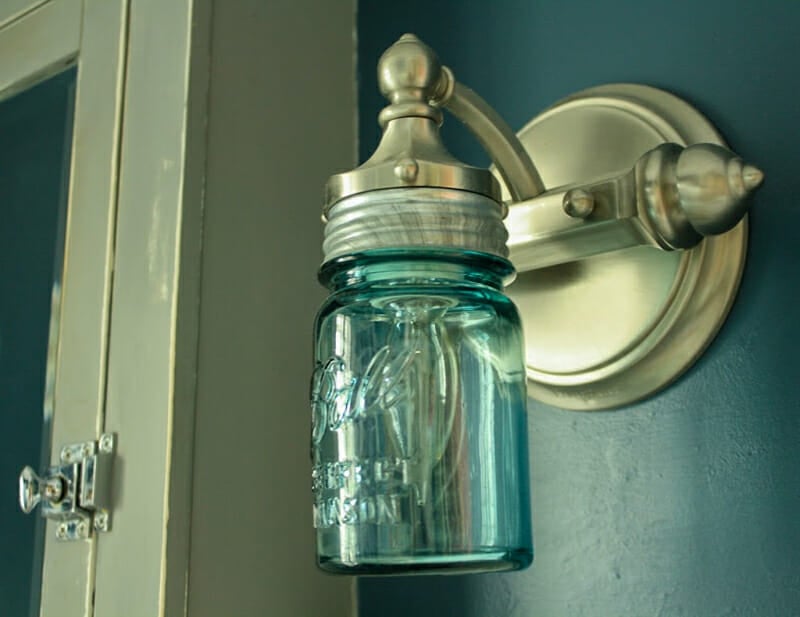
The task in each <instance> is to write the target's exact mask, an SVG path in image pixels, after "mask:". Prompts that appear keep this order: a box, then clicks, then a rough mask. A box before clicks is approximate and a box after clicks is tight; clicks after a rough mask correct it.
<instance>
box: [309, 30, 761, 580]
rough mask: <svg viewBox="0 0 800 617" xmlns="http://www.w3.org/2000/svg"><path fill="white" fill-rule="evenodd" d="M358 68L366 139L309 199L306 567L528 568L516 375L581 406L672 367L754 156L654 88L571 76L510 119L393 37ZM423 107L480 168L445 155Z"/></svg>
mask: <svg viewBox="0 0 800 617" xmlns="http://www.w3.org/2000/svg"><path fill="white" fill-rule="evenodd" d="M378 73H379V82H380V87H381V91H382V92H383V94H384V95H386V97H387V98H388V99H389V102H390V104H389V105H388V106H387V107H386V108H384V109H383V111H381V113H380V116H379V120H380V123H381V125H382V127H383V128H384V135H383V138H382V140H381V143H380V145H379V146H378V148H377V150H376V152H375V153H374V154H373V156H372V157H371V158H370V159H369V160H368V161H367V162H366V163H364V164H363V165H362V166H361V167H359V168H357V169H355V170H353V171H350V172H347V173H343V174H339V175H336V176H333V177H332V178H331V179H330V181H329V183H328V186H327V195H326V206H325V210H324V220H325V221H326V229H325V241H324V245H323V250H324V253H325V260H324V264H323V266H322V269H321V271H320V278H321V280H322V281H323V283H325V284H326V285H328V286H329V287H330V288H331V289H332V291H333V293H332V295H331V297H330V298H329V300H328V302H327V303H326V304H325V306H323V308H322V310H321V311H320V314H319V316H318V319H317V325H316V340H315V354H316V362H317V368H316V371H315V373H314V379H313V384H312V406H313V409H314V428H313V436H312V457H313V459H314V472H313V473H314V477H313V485H314V493H315V526H316V527H317V538H318V546H317V548H318V554H319V559H320V565H321V566H322V567H323V568H325V569H328V570H331V571H336V572H353V573H367V574H372V573H408V572H418V571H437V572H442V571H457V572H464V571H476V570H479V571H484V570H503V569H514V568H519V567H525V566H526V565H527V564H528V563H530V559H531V557H532V548H531V541H530V528H529V522H528V521H529V512H528V507H529V506H528V497H527V494H528V488H527V450H526V443H527V438H526V425H525V413H524V412H525V383H526V380H527V392H528V394H529V395H530V396H532V397H534V398H536V399H539V400H542V401H544V402H546V403H549V404H553V405H556V406H559V407H564V408H568V409H580V410H593V409H607V408H611V407H616V406H621V405H625V404H628V403H631V402H634V401H636V400H639V399H642V398H644V397H646V396H649V395H651V394H653V393H654V392H656V391H658V390H659V389H661V388H663V387H664V386H666V385H667V384H669V383H670V382H671V381H673V380H674V379H675V378H676V377H677V376H679V375H680V374H681V373H682V372H683V371H684V370H686V369H687V368H688V367H689V366H690V365H691V364H692V363H693V362H694V361H695V360H696V359H697V357H698V356H699V355H700V353H701V352H702V351H703V350H704V349H705V348H706V346H707V345H708V344H709V343H710V341H711V340H712V339H713V337H714V335H715V334H716V332H717V331H718V329H719V327H720V326H721V324H722V322H723V321H724V319H725V317H726V315H727V312H728V310H729V308H730V306H731V304H732V302H733V299H734V297H735V294H736V291H737V288H738V285H739V280H740V277H741V273H742V268H743V264H744V259H745V249H746V240H747V230H746V221H745V215H746V207H747V206H746V198H747V196H748V195H749V193H750V192H751V191H752V190H753V189H755V188H756V187H757V186H758V185H759V184H760V183H761V181H762V178H763V174H762V173H761V171H759V170H758V169H757V168H755V167H753V166H751V165H746V164H744V163H743V162H742V160H741V159H740V158H738V157H737V156H736V155H735V154H733V153H732V152H730V151H729V150H728V149H726V148H725V146H724V142H723V141H722V139H721V137H720V136H719V134H718V133H717V131H716V130H715V129H714V127H713V126H712V125H711V123H710V122H709V121H708V120H706V119H705V118H704V117H703V116H702V115H701V114H700V113H699V112H697V111H696V110H695V109H693V108H692V107H691V106H689V105H688V104H687V103H685V102H684V101H682V100H680V99H678V98H676V97H675V96H673V95H671V94H668V93H666V92H663V91H660V90H657V89H654V88H649V87H646V86H639V85H631V84H624V85H609V86H602V87H598V88H592V89H590V90H586V91H584V92H580V93H578V94H576V95H573V96H571V97H569V98H567V99H566V100H564V101H561V102H559V103H557V104H556V105H554V106H553V107H551V108H550V109H548V110H546V111H545V112H544V113H542V114H541V115H539V116H537V117H536V118H535V119H534V120H533V121H531V122H530V123H529V124H528V125H527V126H526V127H525V128H523V129H522V130H521V131H520V132H519V134H518V135H515V134H514V133H513V131H512V130H511V129H510V128H509V127H508V126H507V125H506V123H505V122H504V121H503V120H502V119H501V118H500V117H499V116H498V114H497V113H496V112H495V111H494V110H492V108H491V107H490V106H489V105H488V104H487V103H486V102H485V101H483V99H481V98H480V97H479V96H477V95H476V94H475V93H474V92H472V91H471V90H469V89H468V88H466V87H464V86H462V85H461V84H459V83H458V82H457V81H455V79H454V77H453V74H452V72H451V71H450V70H449V69H448V68H447V67H444V66H442V65H441V64H440V63H439V61H438V59H437V58H436V56H435V54H434V53H433V52H432V51H431V50H430V49H429V48H428V47H426V46H425V45H424V44H422V43H421V42H420V41H419V40H418V39H417V38H416V37H414V36H413V35H404V36H403V37H401V38H400V39H399V40H398V41H397V43H395V44H394V45H393V46H392V47H390V48H389V49H388V50H387V51H386V52H385V53H384V55H383V57H382V58H381V60H380V63H379V67H378ZM442 108H446V109H448V110H450V112H452V113H453V115H455V116H456V117H457V118H459V119H460V120H461V121H463V122H464V123H465V124H466V125H467V127H468V128H469V129H470V130H471V131H472V132H473V133H474V134H475V136H476V137H477V139H478V140H479V142H480V143H481V144H482V146H483V147H484V148H485V149H486V151H487V152H488V153H489V155H490V157H491V159H492V161H493V162H494V170H493V171H494V174H495V175H492V173H490V172H489V171H488V170H484V169H477V168H473V167H469V166H466V165H464V164H463V163H461V162H459V161H457V160H456V159H454V158H453V157H452V156H451V155H450V154H449V153H448V152H447V151H446V150H445V148H444V146H443V145H442V143H441V140H440V137H439V131H438V127H439V125H440V124H441V120H442V112H441V109H442ZM531 157H533V158H534V159H535V161H536V165H534V163H533V162H532V160H531ZM503 220H505V223H503ZM509 260H510V263H509ZM512 264H513V267H511V265H512ZM514 270H516V271H517V272H518V273H519V277H518V279H517V281H516V283H515V284H514V285H512V286H511V287H510V288H509V289H508V291H507V294H508V296H510V297H511V299H512V300H513V301H514V303H515V304H516V306H517V307H518V309H519V315H520V317H521V321H522V325H523V326H524V328H523V330H524V332H525V338H524V341H523V339H522V337H521V335H520V333H519V321H518V318H517V317H516V312H515V311H514V309H513V307H510V304H505V302H506V300H504V296H502V294H501V293H500V292H501V291H502V288H503V285H504V283H507V282H509V280H510V278H511V277H512V276H513V272H514ZM509 307H510V308H509ZM523 347H524V351H523Z"/></svg>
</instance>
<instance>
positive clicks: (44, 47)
mask: <svg viewBox="0 0 800 617" xmlns="http://www.w3.org/2000/svg"><path fill="white" fill-rule="evenodd" d="M81 3H82V0H52V1H51V2H48V3H46V4H44V5H43V6H41V7H39V8H38V9H35V10H32V11H29V12H28V13H27V14H24V15H23V16H22V17H19V19H16V20H15V21H10V23H9V22H7V23H6V25H4V26H3V27H1V28H0V98H7V97H9V96H12V95H13V94H15V93H16V92H19V91H21V90H24V89H26V88H28V87H29V86H31V85H33V84H34V83H36V82H37V81H41V80H42V79H44V78H45V77H47V76H49V75H52V74H53V73H57V72H58V71H59V70H61V69H63V68H64V67H66V66H67V65H68V64H70V63H71V62H73V61H74V59H75V57H76V56H77V55H78V50H79V49H80V42H81V14H82V11H81V8H82V7H81Z"/></svg>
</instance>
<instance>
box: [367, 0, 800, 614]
mask: <svg viewBox="0 0 800 617" xmlns="http://www.w3.org/2000/svg"><path fill="white" fill-rule="evenodd" d="M405 31H410V32H415V33H416V34H418V35H419V36H420V37H421V38H422V39H423V40H424V41H426V42H427V43H428V44H430V45H431V46H432V47H434V49H436V50H437V52H438V53H439V55H440V57H441V58H442V60H443V61H444V62H445V63H446V64H448V65H449V66H451V67H452V68H453V70H454V71H455V74H456V76H457V77H458V78H459V79H460V80H461V81H463V82H464V83H465V84H467V85H469V86H471V87H472V88H474V89H475V90H477V91H478V92H479V93H481V94H482V95H483V96H484V97H485V98H486V99H487V100H488V101H489V102H490V103H492V104H493V105H494V106H495V107H496V109H497V110H498V111H499V112H500V113H501V114H502V115H503V116H504V117H505V118H506V120H508V122H509V123H510V124H511V125H512V126H515V127H520V126H522V125H524V124H525V123H526V122H527V121H528V120H530V119H531V118H532V117H533V116H535V115H536V114H537V113H538V111H539V110H542V109H543V108H545V107H546V106H548V105H550V104H552V103H553V102H555V101H556V100H558V99H560V98H562V97H564V96H566V95H568V94H570V93H572V92H575V91H578V90H581V89H584V88H587V87H589V86H592V85H596V84H601V83H609V82H620V81H625V82H640V83H645V84H649V85H653V86H658V87H661V88H664V89H666V90H670V91H672V92H674V93H676V94H678V95H680V96H682V97H684V98H686V99H687V100H689V101H690V102H692V103H693V104H694V105H695V106H696V107H698V108H699V109H700V110H701V111H702V112H704V113H705V114H706V115H707V116H708V117H709V118H711V119H712V121H713V122H715V123H716V125H717V126H718V128H719V129H720V130H721V132H722V133H723V135H724V136H725V137H726V139H727V140H728V142H729V143H730V145H731V146H732V148H733V149H734V150H737V151H738V152H740V153H742V154H743V155H745V156H746V157H747V158H748V159H750V160H752V161H753V162H755V163H756V164H758V165H759V166H761V167H762V168H763V169H764V170H765V171H766V174H767V180H766V184H765V186H764V187H763V188H762V190H761V191H760V192H759V194H758V196H757V199H756V200H755V204H754V211H753V214H752V216H751V244H750V249H749V256H748V262H747V267H746V270H745V274H744V280H743V283H742V286H741V290H740V294H739V297H738V299H737V301H736V304H735V306H734V307H733V311H732V313H731V315H730V317H729V319H728V321H727V323H726V324H725V326H724V327H723V329H722V331H721V333H720V334H719V336H718V337H717V339H716V340H715V341H714V343H713V344H712V346H711V348H710V350H709V351H708V352H707V353H706V355H705V356H704V357H703V358H702V359H701V360H700V361H699V363H698V364H697V365H696V366H695V367H694V368H693V369H691V370H690V371H689V372H688V373H687V374H686V375H685V376H684V377H682V378H681V379H680V380H679V381H678V382H677V383H676V384H674V385H673V386H671V387H670V388H669V389H667V390H666V391H664V392H663V393H661V394H659V395H657V396H656V397H654V398H652V399H651V400H649V401H646V402H644V403H641V404H637V405H634V406H631V407H629V408H627V409H623V410H618V411H614V412H611V413H576V412H566V411H561V410H558V409H553V408H550V407H547V406H545V405H542V404H540V403H538V402H536V401H531V402H530V405H529V410H530V441H531V451H532V463H531V469H532V482H533V488H532V499H533V512H534V521H533V522H534V541H535V546H536V557H535V560H534V565H533V566H532V568H531V569H530V570H527V571H525V572H521V573H516V574H498V575H482V576H472V577H452V578H425V577H423V578H414V579H363V580H361V581H360V583H359V601H360V612H361V614H362V615H363V616H365V617H377V616H378V615H380V616H381V617H394V616H398V617H399V616H403V617H405V616H408V615H414V616H415V617H427V616H429V615H430V616H436V617H445V616H449V615H453V616H456V615H457V616H459V617H470V616H480V617H501V616H502V617H504V616H508V615H513V616H526V617H532V616H542V617H560V616H563V615H570V616H572V615H586V616H595V617H596V616H612V615H613V616H617V615H637V616H638V615H660V616H670V615H686V616H692V617H714V616H717V615H719V616H722V615H759V616H773V615H774V616H792V615H800V401H798V394H800V359H799V358H798V350H799V349H800V306H799V305H800V200H798V199H797V198H796V197H795V196H793V195H792V191H793V190H796V187H797V186H798V180H797V177H798V173H800V172H799V171H798V170H800V147H798V137H799V136H800V133H799V132H798V123H799V121H800V102H798V101H800V61H798V53H800V36H799V35H798V31H800V3H798V2H792V1H790V0H762V1H761V2H754V1H752V0H750V1H744V0H702V1H697V0H691V1H690V0H675V1H672V2H647V1H642V0H617V1H615V2H596V1H593V0H585V1H567V0H539V1H522V0H520V1H490V0H485V1H482V2H478V1H476V0H472V1H467V0H447V1H439V2H430V1H426V2H422V1H420V0H406V1H405V2H400V3H388V2H384V1H383V0H360V2H359V17H358V35H359V49H358V52H359V76H360V87H359V95H360V120H361V156H362V158H366V157H367V156H368V155H369V154H370V152H371V151H372V149H373V147H374V145H375V144H376V142H377V139H378V128H377V124H376V120H375V118H376V114H377V112H378V111H379V109H380V108H381V106H382V105H383V104H384V103H383V101H382V100H381V98H380V95H379V94H378V92H377V86H376V80H375V65H376V62H377V59H378V57H379V56H380V53H381V52H382V51H383V49H385V48H386V47H387V46H388V45H390V44H391V43H392V42H393V41H394V40H395V39H396V38H397V37H398V36H399V35H400V34H402V33H403V32H405ZM445 139H446V143H447V144H448V146H449V147H450V149H451V150H452V151H453V152H454V153H455V154H456V155H457V156H460V157H461V158H463V159H465V160H467V161H468V162H471V163H481V164H485V163H486V162H487V159H486V157H485V155H483V154H482V153H481V152H480V150H479V148H478V147H477V146H476V144H475V143H474V142H473V141H472V139H471V138H470V137H469V135H468V134H467V133H466V131H465V130H464V129H463V128H462V127H458V126H457V123H456V122H455V121H453V120H452V119H450V122H449V125H447V126H446V127H445Z"/></svg>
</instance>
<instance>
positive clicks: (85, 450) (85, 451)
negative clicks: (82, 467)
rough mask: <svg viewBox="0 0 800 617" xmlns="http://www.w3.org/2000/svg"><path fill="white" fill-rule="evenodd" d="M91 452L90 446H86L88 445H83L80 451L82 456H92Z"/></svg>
mask: <svg viewBox="0 0 800 617" xmlns="http://www.w3.org/2000/svg"><path fill="white" fill-rule="evenodd" d="M92 450H93V448H92V446H91V444H88V443H87V444H84V446H83V449H82V452H83V455H84V456H91V455H92Z"/></svg>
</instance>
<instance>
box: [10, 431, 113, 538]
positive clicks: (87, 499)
mask: <svg viewBox="0 0 800 617" xmlns="http://www.w3.org/2000/svg"><path fill="white" fill-rule="evenodd" d="M115 450H116V436H115V435H114V434H113V433H104V434H103V435H101V436H100V439H98V440H97V441H84V442H81V443H74V444H70V445H67V446H64V447H63V448H61V464H60V465H53V466H51V467H49V468H48V469H47V470H46V471H45V473H44V475H43V476H41V477H40V476H38V475H37V474H36V472H35V471H34V470H33V469H32V468H31V467H25V469H23V470H22V473H21V474H20V475H19V505H20V508H22V511H23V512H25V513H26V514H28V513H30V512H31V511H32V510H33V509H34V508H35V507H36V506H37V505H40V510H41V513H42V516H43V517H44V518H47V519H50V520H53V521H57V522H58V526H57V527H56V538H58V539H59V540H66V541H70V540H84V539H86V538H88V537H90V536H91V535H92V532H93V531H109V530H110V529H111V463H112V461H113V458H114V451H115Z"/></svg>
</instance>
